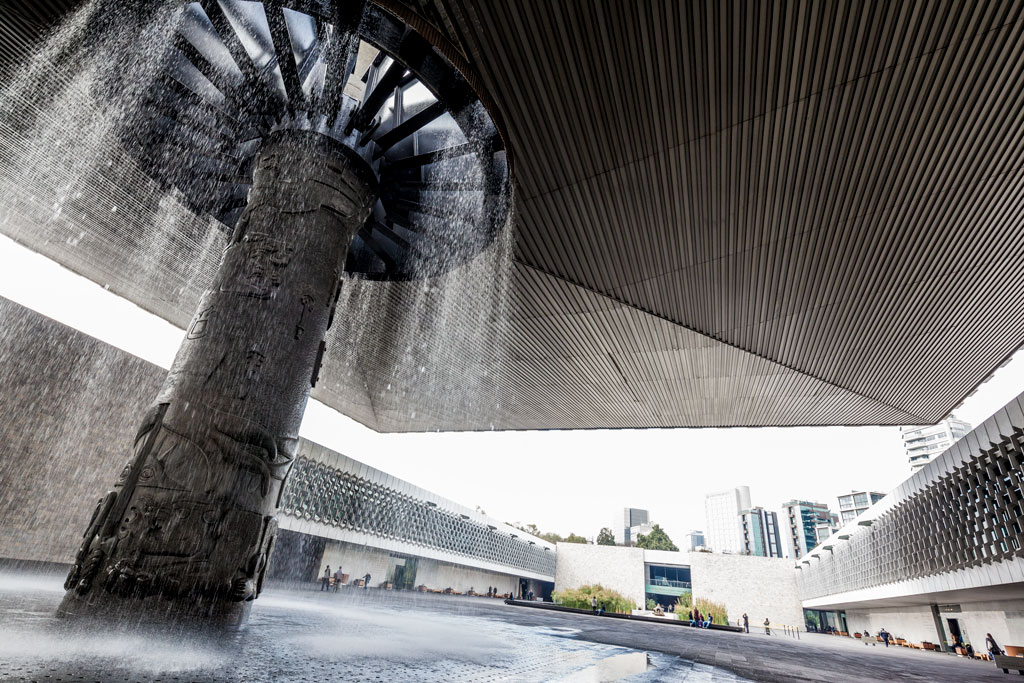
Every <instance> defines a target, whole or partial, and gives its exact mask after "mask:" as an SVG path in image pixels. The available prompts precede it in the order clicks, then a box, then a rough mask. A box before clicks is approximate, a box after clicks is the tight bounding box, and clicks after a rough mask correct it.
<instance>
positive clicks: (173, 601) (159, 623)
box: [56, 590, 252, 630]
mask: <svg viewBox="0 0 1024 683" xmlns="http://www.w3.org/2000/svg"><path fill="white" fill-rule="evenodd" d="M251 608H252V601H243V602H229V601H226V600H220V599H205V600H204V599H202V598H197V597H195V596H189V597H187V598H184V599H182V598H163V597H160V596H149V597H145V598H136V597H121V596H119V595H113V594H111V593H108V592H106V591H102V590H100V591H95V592H90V593H89V594H87V595H85V596H78V595H76V594H75V593H74V591H69V592H68V593H66V594H65V595H64V599H63V600H62V601H61V603H60V606H59V607H58V608H57V613H56V615H57V617H58V618H61V619H69V620H75V621H96V622H102V623H103V624H104V625H105V626H106V627H109V626H110V625H111V624H116V625H117V626H118V627H120V628H122V629H131V628H135V627H159V628H161V629H164V628H172V629H173V628H176V627H181V626H189V627H196V626H203V627H212V628H219V629H225V630H237V629H240V628H242V627H243V626H245V623H246V621H247V620H248V618H249V610H250V609H251Z"/></svg>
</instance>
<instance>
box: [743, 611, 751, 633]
mask: <svg viewBox="0 0 1024 683" xmlns="http://www.w3.org/2000/svg"><path fill="white" fill-rule="evenodd" d="M743 632H744V633H750V617H748V616H747V613H746V612H744V613H743Z"/></svg>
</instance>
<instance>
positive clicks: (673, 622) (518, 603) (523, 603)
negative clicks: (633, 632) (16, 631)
mask: <svg viewBox="0 0 1024 683" xmlns="http://www.w3.org/2000/svg"><path fill="white" fill-rule="evenodd" d="M505 604H506V605H512V606H514V607H533V608H534V609H546V610H551V611H553V612H570V613H573V614H587V615H590V616H592V617H594V616H602V617H609V618H611V619H628V620H630V621H646V622H647V623H650V624H667V625H670V626H683V627H686V628H699V627H697V626H690V622H689V621H682V620H680V619H678V618H677V619H666V618H664V617H642V616H639V615H635V614H619V613H618V612H605V613H604V614H601V615H597V614H594V612H593V610H589V609H577V608H575V607H562V606H561V605H556V604H554V603H553V602H530V601H529V600H506V601H505ZM708 630H715V631H731V632H733V633H742V632H743V629H742V628H740V627H739V626H728V625H725V624H711V625H710V626H709V627H708Z"/></svg>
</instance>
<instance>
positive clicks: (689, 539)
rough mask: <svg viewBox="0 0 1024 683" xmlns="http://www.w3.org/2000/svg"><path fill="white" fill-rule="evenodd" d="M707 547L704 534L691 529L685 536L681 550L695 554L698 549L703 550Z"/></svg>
mask: <svg viewBox="0 0 1024 683" xmlns="http://www.w3.org/2000/svg"><path fill="white" fill-rule="evenodd" d="M705 545H707V544H706V543H705V542H704V532H703V531H697V530H696V529H691V530H689V531H687V532H686V535H685V536H683V543H682V545H681V546H680V548H681V549H684V550H688V551H690V552H693V551H694V550H697V549H698V548H703V547H704V546H705Z"/></svg>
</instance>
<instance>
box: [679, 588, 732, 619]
mask: <svg viewBox="0 0 1024 683" xmlns="http://www.w3.org/2000/svg"><path fill="white" fill-rule="evenodd" d="M684 598H685V600H684ZM691 601H692V597H691V595H690V594H689V593H683V594H682V595H681V596H679V600H677V601H676V615H678V617H679V619H680V621H689V620H690V609H691ZM694 607H696V608H697V609H698V610H699V611H700V613H701V616H703V617H704V618H705V619H706V618H707V616H708V614H710V615H711V616H713V617H714V618H715V619H714V621H713V622H712V623H714V624H728V623H729V612H728V610H726V609H725V605H723V604H722V603H720V602H713V601H711V600H708V599H707V598H697V601H696V605H694Z"/></svg>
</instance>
